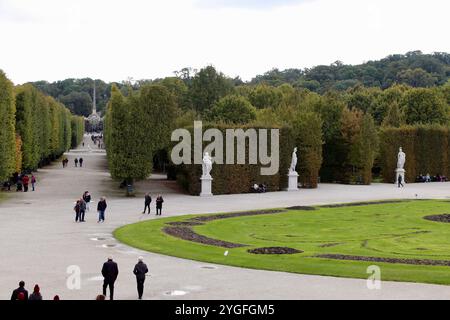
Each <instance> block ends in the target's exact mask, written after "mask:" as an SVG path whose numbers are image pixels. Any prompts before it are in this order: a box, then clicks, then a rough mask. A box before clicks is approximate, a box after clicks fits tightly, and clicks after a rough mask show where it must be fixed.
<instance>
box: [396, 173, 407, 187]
mask: <svg viewBox="0 0 450 320" xmlns="http://www.w3.org/2000/svg"><path fill="white" fill-rule="evenodd" d="M398 187H399V188H404V187H405V186H404V185H403V177H402V175H401V174H399V175H398Z"/></svg>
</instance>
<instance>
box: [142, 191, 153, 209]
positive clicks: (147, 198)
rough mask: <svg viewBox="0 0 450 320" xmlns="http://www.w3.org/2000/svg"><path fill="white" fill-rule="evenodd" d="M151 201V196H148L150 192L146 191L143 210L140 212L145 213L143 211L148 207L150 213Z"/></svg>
mask: <svg viewBox="0 0 450 320" xmlns="http://www.w3.org/2000/svg"><path fill="white" fill-rule="evenodd" d="M151 203H152V197H151V196H150V193H146V194H145V201H144V205H145V206H144V212H142V213H143V214H145V211H146V210H147V208H148V214H150V204H151Z"/></svg>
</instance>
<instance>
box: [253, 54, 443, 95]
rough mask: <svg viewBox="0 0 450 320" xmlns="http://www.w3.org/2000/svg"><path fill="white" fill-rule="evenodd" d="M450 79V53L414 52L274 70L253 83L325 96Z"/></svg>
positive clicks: (427, 85) (255, 79)
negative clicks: (350, 62) (356, 88)
mask: <svg viewBox="0 0 450 320" xmlns="http://www.w3.org/2000/svg"><path fill="white" fill-rule="evenodd" d="M449 78H450V54H449V53H444V52H436V53H433V54H423V53H422V52H420V51H412V52H408V53H406V54H395V55H390V56H388V57H386V58H384V59H381V60H378V61H369V62H367V63H364V64H360V65H355V66H352V65H346V64H343V63H342V62H340V61H336V62H335V63H333V64H331V65H329V66H325V65H321V66H316V67H314V68H311V69H303V70H301V69H287V70H282V71H281V70H278V69H273V70H271V71H268V72H266V73H265V74H263V75H258V76H256V77H255V78H254V79H253V80H252V81H251V83H252V84H258V83H266V84H268V85H274V86H278V85H281V84H283V83H290V84H292V85H293V86H294V87H304V88H308V89H309V90H311V91H315V92H321V93H322V92H325V91H327V90H330V89H334V90H339V91H342V90H346V89H348V88H351V87H354V86H355V85H359V84H361V85H364V86H366V87H379V88H382V89H386V88H388V87H390V86H392V85H393V84H396V83H402V84H407V85H409V86H412V87H432V86H438V85H442V84H444V83H446V82H447V81H449Z"/></svg>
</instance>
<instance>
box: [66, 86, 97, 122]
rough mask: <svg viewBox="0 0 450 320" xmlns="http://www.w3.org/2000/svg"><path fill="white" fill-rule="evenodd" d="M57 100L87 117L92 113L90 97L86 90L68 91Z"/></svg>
mask: <svg viewBox="0 0 450 320" xmlns="http://www.w3.org/2000/svg"><path fill="white" fill-rule="evenodd" d="M59 100H60V101H61V102H62V103H63V104H64V105H66V106H67V107H68V108H69V109H70V110H71V111H72V112H73V113H75V114H78V115H81V116H85V117H87V116H89V115H90V114H91V113H92V98H91V96H90V95H89V94H88V93H87V92H75V91H74V92H70V93H69V94H68V95H66V96H61V97H60V98H59Z"/></svg>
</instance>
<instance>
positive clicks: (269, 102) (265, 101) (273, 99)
mask: <svg viewBox="0 0 450 320" xmlns="http://www.w3.org/2000/svg"><path fill="white" fill-rule="evenodd" d="M285 90H286V88H285ZM282 99H283V93H282V91H281V90H279V89H278V88H274V87H269V86H267V85H265V84H260V85H258V86H256V87H255V88H254V89H253V90H252V91H251V92H250V95H249V100H250V102H251V104H252V105H253V106H254V107H256V108H258V109H263V108H276V107H277V106H278V105H279V104H280V103H281V100H282Z"/></svg>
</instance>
